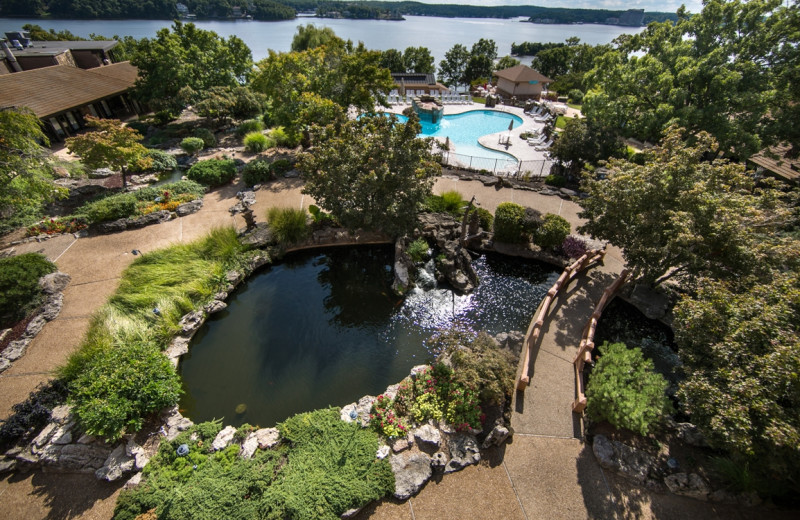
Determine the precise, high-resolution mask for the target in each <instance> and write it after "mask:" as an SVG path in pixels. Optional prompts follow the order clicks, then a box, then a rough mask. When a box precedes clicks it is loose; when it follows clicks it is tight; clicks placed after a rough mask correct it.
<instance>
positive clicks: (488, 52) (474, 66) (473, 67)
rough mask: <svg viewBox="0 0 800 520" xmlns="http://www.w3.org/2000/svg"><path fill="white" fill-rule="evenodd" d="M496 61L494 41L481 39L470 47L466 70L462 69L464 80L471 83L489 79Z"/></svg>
mask: <svg viewBox="0 0 800 520" xmlns="http://www.w3.org/2000/svg"><path fill="white" fill-rule="evenodd" d="M496 59H497V44H496V43H495V42H494V40H487V39H485V38H481V39H480V40H478V41H477V42H476V43H475V44H473V45H472V50H471V51H470V55H469V59H468V60H467V65H466V68H465V69H464V79H465V81H466V82H467V83H471V82H472V81H474V80H477V79H479V78H486V79H487V80H489V79H491V77H492V71H493V68H494V67H493V65H494V60H496Z"/></svg>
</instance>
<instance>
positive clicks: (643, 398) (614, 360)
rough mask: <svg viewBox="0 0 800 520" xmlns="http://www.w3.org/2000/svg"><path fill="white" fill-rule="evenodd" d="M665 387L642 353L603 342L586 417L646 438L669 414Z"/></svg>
mask: <svg viewBox="0 0 800 520" xmlns="http://www.w3.org/2000/svg"><path fill="white" fill-rule="evenodd" d="M667 386H668V383H667V381H666V380H665V379H664V377H663V376H661V374H658V373H656V372H654V370H653V362H652V361H651V360H649V359H645V358H644V356H643V355H642V351H641V349H638V348H632V349H629V348H628V347H627V346H625V344H624V343H608V342H605V343H604V344H603V345H601V346H600V358H599V359H598V360H597V364H596V365H595V367H594V369H593V370H592V373H591V375H590V377H589V383H588V385H587V388H586V398H587V401H588V403H587V408H586V409H587V413H588V414H589V417H591V418H592V420H595V421H603V420H606V421H608V422H610V423H611V424H612V425H614V426H615V427H617V428H626V429H628V430H631V431H633V432H637V433H639V434H641V435H646V434H647V433H648V432H649V431H650V430H651V428H652V427H653V426H655V425H656V424H658V423H659V422H660V421H661V420H662V419H663V418H664V417H665V416H666V415H667V414H668V413H669V412H670V410H671V404H670V401H669V399H668V398H667V396H666V393H665V392H666V390H667Z"/></svg>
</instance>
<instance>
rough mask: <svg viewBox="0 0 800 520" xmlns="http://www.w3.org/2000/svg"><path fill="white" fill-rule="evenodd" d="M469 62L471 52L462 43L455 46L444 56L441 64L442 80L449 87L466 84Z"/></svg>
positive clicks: (440, 73) (440, 74)
mask: <svg viewBox="0 0 800 520" xmlns="http://www.w3.org/2000/svg"><path fill="white" fill-rule="evenodd" d="M468 61H469V51H468V50H467V48H466V47H464V46H463V45H461V44H460V43H457V44H455V45H453V47H451V48H450V50H448V51H447V52H446V53H445V54H444V59H443V60H442V61H440V62H439V76H440V79H441V80H442V81H444V83H445V84H446V85H447V86H449V87H452V86H458V85H459V84H461V83H464V81H466V71H467V62H468Z"/></svg>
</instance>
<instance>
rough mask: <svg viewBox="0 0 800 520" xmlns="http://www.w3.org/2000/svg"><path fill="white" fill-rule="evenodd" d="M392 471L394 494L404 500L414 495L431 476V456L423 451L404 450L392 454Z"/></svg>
mask: <svg viewBox="0 0 800 520" xmlns="http://www.w3.org/2000/svg"><path fill="white" fill-rule="evenodd" d="M390 463H391V465H392V471H393V472H394V479H395V489H394V496H395V498H397V499H399V500H406V499H407V498H410V497H411V496H412V495H414V494H415V493H416V492H417V491H419V490H420V488H422V486H423V485H424V484H425V483H426V482H427V481H428V479H430V478H431V474H432V471H431V458H430V457H428V456H427V455H426V454H424V453H419V452H406V453H400V454H397V455H392V456H391V459H390Z"/></svg>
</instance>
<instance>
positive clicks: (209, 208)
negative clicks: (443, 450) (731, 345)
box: [0, 177, 789, 520]
mask: <svg viewBox="0 0 800 520" xmlns="http://www.w3.org/2000/svg"><path fill="white" fill-rule="evenodd" d="M241 188H242V187H241V186H240V185H237V186H229V187H226V188H223V189H221V190H217V191H214V192H212V193H210V194H208V195H206V197H205V202H204V206H203V209H202V210H201V211H199V212H198V213H195V214H194V215H189V216H186V217H183V218H180V219H176V220H173V221H170V222H166V223H163V224H159V225H157V226H150V227H147V228H144V229H139V230H132V231H126V232H123V233H118V234H113V235H101V236H96V237H89V238H82V239H77V240H76V239H74V238H73V237H72V236H65V237H58V238H54V239H51V240H48V241H45V242H41V243H37V242H32V243H28V244H23V245H20V246H16V251H17V252H18V253H22V252H29V251H38V252H41V253H43V254H45V255H46V256H47V257H48V258H50V259H51V260H53V261H55V262H56V264H57V265H58V267H59V269H60V270H61V271H63V272H66V273H68V274H70V275H71V276H72V281H71V282H70V284H69V286H68V287H67V289H66V290H65V293H64V307H63V308H62V310H61V314H60V315H59V316H58V318H56V319H55V320H53V321H52V322H49V323H48V324H47V325H45V327H44V329H43V331H42V333H41V334H40V335H39V336H37V337H36V338H35V339H34V340H33V341H32V342H31V345H30V346H29V347H28V351H27V352H26V354H25V356H23V357H22V358H21V359H19V360H17V361H16V362H15V363H14V365H13V366H12V367H11V368H9V369H8V370H6V371H5V372H4V373H3V374H0V417H7V416H8V415H9V413H10V410H11V406H12V405H13V404H15V403H18V402H20V401H22V400H24V399H25V398H26V397H27V395H28V393H30V392H31V391H33V390H34V389H35V387H36V386H37V385H38V384H39V383H42V382H44V381H46V380H47V379H49V378H50V374H51V372H52V370H53V369H54V368H56V367H57V366H59V365H60V364H62V363H63V362H64V361H65V360H66V358H67V356H68V355H69V354H70V353H71V352H73V351H74V350H75V349H76V348H77V347H78V346H79V344H80V342H81V339H82V337H83V335H84V333H85V332H86V330H87V328H88V324H89V319H90V317H91V315H92V314H93V313H94V312H95V311H96V310H97V309H98V308H99V307H100V306H101V305H102V304H103V303H105V301H106V300H107V299H108V297H109V296H110V295H111V294H113V292H114V291H115V289H116V287H117V285H118V283H119V278H120V275H121V273H122V271H123V270H124V269H125V268H126V267H127V266H128V265H129V264H130V263H131V262H132V261H133V258H134V255H133V254H132V253H131V251H132V250H133V249H138V250H140V251H142V252H148V251H152V250H154V249H159V248H162V247H164V246H167V245H169V244H173V243H178V242H184V241H191V240H194V239H195V238H198V237H200V236H202V235H203V234H205V233H206V232H207V231H208V230H209V229H211V228H213V227H215V226H220V225H229V224H231V223H232V222H233V223H234V224H235V225H237V226H238V227H243V226H244V223H243V222H242V221H241V220H240V218H239V217H237V218H236V219H234V218H233V217H231V215H230V214H229V213H228V208H229V207H230V206H232V205H233V204H234V203H235V202H236V199H235V194H236V192H237V191H238V190H240V189H241ZM300 188H301V182H300V181H298V180H282V181H277V182H274V183H271V184H270V185H269V186H267V187H266V188H262V189H261V190H260V191H258V192H257V202H256V205H255V207H254V210H255V214H256V216H257V218H258V219H259V220H261V219H263V218H264V217H263V215H264V213H265V211H266V208H267V207H270V206H294V207H307V206H308V205H309V204H311V203H312V202H313V201H312V200H311V199H310V198H309V197H306V196H304V195H302V193H301V192H300ZM434 189H435V191H436V192H439V193H441V192H442V191H445V190H451V189H456V190H458V191H459V192H461V193H462V194H463V195H464V196H465V198H470V197H471V196H473V195H475V197H476V200H477V202H478V204H479V205H480V206H481V207H484V208H486V209H489V210H494V209H495V208H496V206H497V204H499V203H501V202H506V201H510V202H517V203H519V204H523V205H526V206H531V207H534V208H537V209H538V210H540V211H542V212H543V213H548V212H549V213H556V214H560V215H562V216H563V217H565V218H566V219H567V220H569V221H570V222H571V223H572V225H573V227H575V226H576V225H578V224H579V219H578V217H577V213H578V211H579V208H578V206H577V205H576V204H574V203H572V202H569V201H564V200H562V199H560V198H557V197H547V196H542V195H539V194H538V193H535V192H527V191H518V190H508V189H495V188H493V187H492V188H487V187H485V186H483V184H481V183H479V182H475V181H470V182H465V181H458V180H457V179H455V178H447V177H443V178H441V179H439V180H438V181H437V183H436V186H435V188H434ZM621 266H622V261H621V256H620V255H619V251H616V250H613V249H612V250H611V251H610V252H609V254H608V255H607V256H606V263H605V266H603V267H602V268H599V269H598V268H595V270H594V271H592V272H590V273H589V274H584V275H581V276H580V277H578V278H577V279H575V280H573V282H572V283H571V284H570V286H569V290H568V291H567V293H568V294H570V295H571V298H570V299H568V300H558V301H557V302H556V305H554V307H553V310H552V311H551V317H552V319H551V320H550V323H549V324H548V326H547V329H546V331H545V332H546V333H545V336H544V338H543V339H542V342H541V346H540V347H539V349H538V351H537V352H536V355H535V357H534V358H533V363H534V367H533V379H532V381H531V386H530V387H529V388H528V390H527V392H526V394H525V396H524V397H522V398H520V399H518V400H517V402H516V405H517V410H518V411H517V412H515V414H514V417H513V419H512V425H514V427H515V428H516V435H515V436H514V439H513V441H512V442H511V443H509V444H508V445H506V446H505V447H503V448H498V449H495V450H494V451H492V452H490V453H489V456H488V457H487V459H486V460H484V461H483V462H482V463H481V464H480V465H478V466H472V467H469V468H466V469H465V470H463V471H461V472H458V473H455V474H451V475H448V476H447V477H446V478H441V479H438V480H434V481H431V482H429V483H428V484H427V485H426V487H425V488H424V489H423V490H422V491H421V492H420V493H419V494H418V495H417V496H415V497H413V498H412V499H410V500H408V501H406V502H403V503H397V502H394V501H392V500H382V501H380V502H377V503H375V504H373V505H371V506H370V507H368V508H367V510H365V511H364V512H362V513H361V514H360V515H359V518H378V519H381V518H387V519H406V518H407V519H414V520H419V519H437V520H438V519H449V518H453V519H468V518H475V519H483V518H504V519H534V518H547V519H557V518H565V519H566V518H569V519H573V518H693V519H696V518H722V517H730V518H734V519H735V518H757V517H758V516H757V515H756V514H751V515H749V516H748V512H747V511H742V510H740V509H738V508H728V507H721V506H712V505H709V504H704V503H701V502H697V501H694V500H689V499H680V498H676V497H664V496H657V495H652V494H649V493H646V492H642V491H640V490H638V489H636V488H632V487H630V486H628V485H627V484H626V483H625V482H618V481H616V480H614V479H613V478H611V477H607V476H606V475H604V474H603V472H602V470H601V469H600V467H599V466H598V465H597V463H596V462H595V460H594V456H593V455H592V454H591V451H590V450H587V448H586V447H585V445H584V444H583V443H582V441H581V439H580V429H579V428H577V426H576V425H575V423H574V422H573V419H572V412H571V408H569V405H571V402H572V399H573V398H574V375H573V372H572V368H571V367H572V364H571V358H572V355H573V353H574V351H575V349H576V347H577V345H578V342H579V337H580V331H581V329H582V327H583V324H584V323H585V321H586V318H587V317H588V314H589V313H590V312H591V307H593V304H592V301H593V300H595V299H596V298H599V293H598V292H597V291H600V292H602V289H603V287H604V286H605V284H606V280H605V278H607V277H612V276H613V273H615V272H617V271H618V270H619V269H621ZM587 309H588V310H587ZM576 338H577V339H576ZM567 368H568V370H567ZM120 486H121V484H118V483H117V484H108V483H102V482H99V481H97V480H95V478H94V476H93V475H65V474H54V473H44V472H41V471H35V472H31V473H28V474H25V473H15V474H11V475H8V474H6V475H3V476H2V477H0V518H3V519H7V520H16V519H21V520H22V519H24V520H35V519H43V518H52V519H62V518H63V519H67V518H87V519H97V520H106V519H109V518H111V516H112V514H113V509H114V503H115V501H116V497H117V494H118V491H119V488H120ZM758 512H759V511H752V513H758ZM760 512H762V513H763V511H760ZM773 517H774V518H779V517H780V516H776V515H773ZM786 518H789V516H786Z"/></svg>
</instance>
